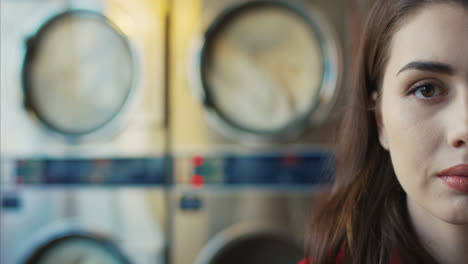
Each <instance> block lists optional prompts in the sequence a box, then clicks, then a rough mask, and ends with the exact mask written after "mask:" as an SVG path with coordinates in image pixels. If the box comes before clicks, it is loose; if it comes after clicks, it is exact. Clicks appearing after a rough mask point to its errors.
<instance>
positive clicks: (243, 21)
mask: <svg viewBox="0 0 468 264" xmlns="http://www.w3.org/2000/svg"><path fill="white" fill-rule="evenodd" d="M210 47H211V50H210V56H209V62H208V63H207V69H205V74H206V75H205V76H206V80H207V83H208V84H209V88H210V93H211V94H212V97H213V101H214V102H215V105H216V107H217V108H218V111H220V112H221V114H222V115H224V116H225V117H226V119H228V120H230V121H232V122H234V123H236V124H237V125H238V126H240V127H243V128H246V129H249V130H254V131H268V132H271V131H275V130H279V129H283V128H285V127H287V126H288V125H290V124H291V123H293V122H294V121H297V120H298V119H301V118H303V117H304V116H306V115H307V114H308V113H309V112H310V111H311V109H312V108H313V106H314V105H316V104H317V103H318V100H319V99H318V94H319V90H320V88H321V84H322V79H323V74H324V57H323V54H322V50H321V46H320V39H319V38H318V37H317V34H316V33H315V31H314V29H313V28H312V27H311V24H310V23H308V22H307V21H306V20H305V19H304V17H302V16H300V15H299V14H297V13H295V12H293V11H291V10H289V9H286V8H280V7H271V6H267V7H262V8H258V7H257V8H254V9H252V10H247V11H243V12H242V13H241V14H238V15H236V16H234V17H233V18H231V19H230V20H229V21H226V22H225V24H224V25H223V27H222V30H220V32H219V33H217V34H216V35H215V39H213V40H212V45H211V46H210Z"/></svg>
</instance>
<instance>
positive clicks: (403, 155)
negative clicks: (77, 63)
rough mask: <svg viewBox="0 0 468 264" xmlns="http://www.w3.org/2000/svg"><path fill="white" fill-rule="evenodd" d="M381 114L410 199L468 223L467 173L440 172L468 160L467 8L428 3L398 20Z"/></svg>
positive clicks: (384, 136) (382, 130)
mask: <svg viewBox="0 0 468 264" xmlns="http://www.w3.org/2000/svg"><path fill="white" fill-rule="evenodd" d="M377 120H378V123H379V135H380V142H381V144H382V146H383V147H384V148H386V149H387V150H389V151H390V155H391V158H392V163H393V167H394V169H395V173H396V175H397V177H398V180H399V182H400V184H401V186H402V187H403V189H404V190H405V191H406V193H407V195H408V202H409V203H411V204H412V205H413V206H414V205H415V206H417V207H419V208H422V210H423V211H425V212H427V213H429V214H430V215H432V216H435V217H437V218H438V219H441V220H444V221H445V222H448V223H453V224H468V184H467V181H466V180H468V177H465V180H463V179H462V178H456V177H453V178H444V177H440V176H439V173H440V172H441V171H443V170H445V169H447V168H450V167H453V166H456V165H465V166H468V10H467V9H465V8H463V7H461V6H458V5H450V4H431V5H428V6H425V7H423V8H421V9H420V10H418V11H417V12H416V13H414V14H412V15H411V16H409V17H408V18H407V19H406V20H405V22H404V23H403V24H402V25H401V26H400V28H399V30H398V31H397V32H396V33H395V34H394V35H393V39H392V42H391V43H390V53H389V60H388V63H387V66H386V68H385V71H384V77H383V87H382V97H381V105H380V108H379V111H378V112H377ZM459 168H460V167H459ZM465 170H466V167H465ZM452 174H453V172H452ZM444 179H446V180H444ZM447 179H448V180H447ZM450 179H451V180H452V185H449V184H448V181H450ZM453 184H455V187H453V186H454V185H453ZM456 186H458V187H456Z"/></svg>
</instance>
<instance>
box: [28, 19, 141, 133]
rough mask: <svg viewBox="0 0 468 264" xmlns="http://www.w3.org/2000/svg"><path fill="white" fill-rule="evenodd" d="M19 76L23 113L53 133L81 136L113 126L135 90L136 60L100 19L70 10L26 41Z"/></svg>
mask: <svg viewBox="0 0 468 264" xmlns="http://www.w3.org/2000/svg"><path fill="white" fill-rule="evenodd" d="M22 74H23V76H22V77H23V78H22V79H23V87H24V94H25V99H26V105H27V107H28V109H29V110H31V112H33V113H34V114H35V116H36V117H37V118H38V119H39V120H40V121H41V122H42V123H43V124H45V125H46V126H47V127H48V128H51V129H52V130H53V131H55V132H59V133H61V134H63V135H66V136H83V135H86V134H90V133H92V132H96V131H97V130H101V129H102V128H104V127H107V126H108V125H110V124H114V123H115V120H116V119H117V116H119V114H120V113H121V112H122V110H123V108H124V106H125V105H126V104H127V103H128V101H129V99H130V96H131V95H132V94H133V91H134V89H135V85H134V84H135V76H136V69H135V56H134V54H133V49H132V47H131V45H130V43H129V41H128V39H127V37H126V36H125V35H124V34H123V33H122V32H121V31H120V30H119V29H118V28H117V27H116V26H115V25H114V24H113V23H111V21H109V20H108V19H107V18H106V17H105V16H104V15H102V14H100V13H97V12H94V11H87V10H69V11H66V12H64V13H60V14H58V15H56V16H54V17H52V18H51V19H49V20H48V21H46V22H45V23H44V24H43V25H42V26H41V27H40V29H39V30H38V31H37V32H36V33H35V35H34V36H33V37H31V38H29V39H28V41H27V51H26V55H25V58H24V64H23V72H22ZM114 125H115V124H114Z"/></svg>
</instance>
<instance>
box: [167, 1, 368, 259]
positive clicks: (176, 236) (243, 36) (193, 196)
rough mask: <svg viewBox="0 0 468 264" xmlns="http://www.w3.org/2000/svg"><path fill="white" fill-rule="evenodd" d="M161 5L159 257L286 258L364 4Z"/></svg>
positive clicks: (325, 167) (324, 177)
mask: <svg viewBox="0 0 468 264" xmlns="http://www.w3.org/2000/svg"><path fill="white" fill-rule="evenodd" d="M171 3H172V4H171V20H170V29H171V31H170V50H169V51H170V79H169V80H170V94H169V95H170V124H171V130H170V133H169V134H170V138H171V150H172V153H173V156H174V183H175V185H174V188H173V190H171V192H172V194H171V196H170V197H171V203H172V205H171V207H170V208H172V209H171V211H173V214H172V215H173V226H172V228H171V234H172V236H171V237H172V240H173V243H172V245H173V246H172V247H171V258H172V260H173V261H172V262H171V263H173V264H186V263H196V264H216V263H223V264H226V263H297V262H298V261H299V260H300V259H301V258H302V256H303V235H304V233H305V221H306V220H307V215H308V212H309V211H310V209H311V207H312V206H313V201H314V195H315V194H316V190H318V189H319V184H320V183H324V182H327V181H329V180H330V175H332V172H331V171H330V170H329V169H330V166H331V165H330V164H332V162H331V161H332V160H333V158H332V157H331V156H330V154H329V152H328V150H330V149H331V148H332V147H333V143H334V142H333V137H332V134H333V131H335V129H336V125H337V124H338V121H339V119H340V116H341V114H342V110H343V108H341V106H342V99H343V98H344V97H345V96H346V88H347V84H348V83H349V72H350V65H351V63H352V52H353V50H354V48H355V44H356V39H358V38H359V29H360V27H361V22H362V20H361V18H362V16H364V15H365V11H366V10H367V7H368V5H367V1H345V0H331V1H318V0H317V1H316V0H290V1H286V0H283V1H282V0H277V1H270V0H236V1H232V0H222V1H219V0H195V1H184V0H174V1H172V2H171ZM326 171H327V172H326Z"/></svg>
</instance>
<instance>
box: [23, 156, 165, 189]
mask: <svg viewBox="0 0 468 264" xmlns="http://www.w3.org/2000/svg"><path fill="white" fill-rule="evenodd" d="M171 167H172V165H171V159H169V158H164V157H159V158H118V159H24V160H17V161H16V168H17V171H16V181H17V183H18V184H39V185H41V184H45V185H93V184H97V185H140V184H145V185H148V184H150V185H151V184H156V185H158V184H164V183H165V182H166V180H165V179H166V177H167V176H166V172H167V171H169V169H168V168H171Z"/></svg>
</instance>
